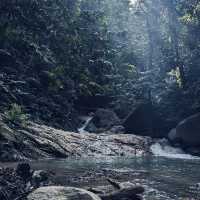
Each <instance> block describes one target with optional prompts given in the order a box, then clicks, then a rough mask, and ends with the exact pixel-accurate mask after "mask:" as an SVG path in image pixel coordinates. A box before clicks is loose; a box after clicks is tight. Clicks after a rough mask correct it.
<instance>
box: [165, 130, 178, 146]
mask: <svg viewBox="0 0 200 200" xmlns="http://www.w3.org/2000/svg"><path fill="white" fill-rule="evenodd" d="M168 139H169V141H170V142H171V143H173V144H178V143H180V142H181V139H180V137H178V135H177V133H176V129H175V128H174V129H172V130H171V131H170V132H169V133H168Z"/></svg>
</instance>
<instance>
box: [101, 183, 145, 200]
mask: <svg viewBox="0 0 200 200" xmlns="http://www.w3.org/2000/svg"><path fill="white" fill-rule="evenodd" d="M143 192H144V188H143V187H142V186H134V187H128V188H122V189H120V190H117V191H114V192H111V193H107V194H99V197H100V198H101V199H102V200H121V199H124V198H126V199H131V200H140V199H141V197H140V196H138V194H142V193H143Z"/></svg>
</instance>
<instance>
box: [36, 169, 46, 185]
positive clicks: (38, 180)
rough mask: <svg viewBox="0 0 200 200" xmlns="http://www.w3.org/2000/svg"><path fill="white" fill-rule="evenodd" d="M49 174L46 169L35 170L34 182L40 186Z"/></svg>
mask: <svg viewBox="0 0 200 200" xmlns="http://www.w3.org/2000/svg"><path fill="white" fill-rule="evenodd" d="M48 178H49V174H48V173H47V172H46V171H44V170H37V171H34V172H33V175H32V182H33V184H34V185H35V186H37V187H39V186H40V183H42V182H44V181H47V180H48Z"/></svg>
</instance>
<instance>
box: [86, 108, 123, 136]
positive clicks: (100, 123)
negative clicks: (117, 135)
mask: <svg viewBox="0 0 200 200" xmlns="http://www.w3.org/2000/svg"><path fill="white" fill-rule="evenodd" d="M117 125H120V119H119V118H118V117H117V115H116V114H115V113H114V112H113V111H111V110H108V109H98V110H97V111H96V112H95V114H94V117H93V119H92V120H91V121H90V123H89V124H88V126H87V127H86V128H85V130H87V131H89V132H93V133H95V132H97V133H99V132H104V131H106V130H109V129H110V128H112V127H113V126H117Z"/></svg>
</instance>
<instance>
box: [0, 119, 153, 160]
mask: <svg viewBox="0 0 200 200" xmlns="http://www.w3.org/2000/svg"><path fill="white" fill-rule="evenodd" d="M0 138H2V139H3V140H4V141H6V142H5V143H8V144H10V145H7V147H6V148H4V149H3V150H2V152H4V153H7V155H10V156H11V157H10V158H9V161H12V159H13V161H16V160H23V161H24V160H30V159H43V158H66V157H68V156H79V157H81V156H128V155H129V156H134V155H144V154H148V153H149V149H150V143H151V141H150V139H149V138H148V137H143V136H136V135H133V134H131V135H129V134H113V133H110V134H107V133H101V134H94V133H85V134H80V133H74V132H68V131H63V130H59V129H55V128H52V127H48V126H45V125H39V124H36V123H33V122H30V121H29V122H28V123H27V125H26V127H25V128H23V127H21V128H20V129H19V128H18V127H17V128H15V127H12V128H9V127H8V126H7V125H6V124H5V123H4V122H3V121H1V120H0ZM0 150H1V149H0ZM0 159H1V151H0ZM5 159H6V158H5ZM5 159H4V161H6V160H5Z"/></svg>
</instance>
